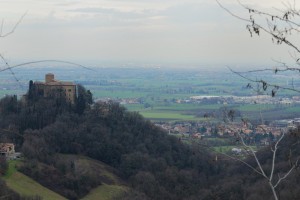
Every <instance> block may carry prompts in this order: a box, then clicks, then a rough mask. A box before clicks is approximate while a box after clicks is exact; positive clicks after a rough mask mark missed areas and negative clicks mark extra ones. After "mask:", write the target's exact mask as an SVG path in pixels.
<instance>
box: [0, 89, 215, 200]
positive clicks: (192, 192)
mask: <svg viewBox="0 0 300 200" xmlns="http://www.w3.org/2000/svg"><path fill="white" fill-rule="evenodd" d="M89 97H90V94H89V93H88V92H87V91H86V90H85V89H84V88H83V87H81V90H80V92H79V95H78V99H77V101H76V103H75V104H74V105H73V104H70V103H67V102H66V101H64V99H59V98H55V99H54V98H48V99H45V98H31V99H29V98H28V99H25V100H24V99H23V100H22V101H20V100H17V99H16V97H15V96H7V97H5V98H4V99H2V100H1V101H0V111H1V112H0V127H1V129H2V130H3V131H2V133H1V140H2V141H10V142H14V143H15V144H17V146H18V147H19V149H21V151H22V152H23V154H24V156H25V158H26V160H25V162H24V165H23V167H21V169H20V170H21V171H22V172H23V173H25V174H26V175H29V176H30V177H32V178H34V179H35V180H37V181H38V182H39V183H41V184H42V185H44V186H46V187H48V188H51V189H52V190H53V191H55V192H57V193H59V194H61V195H63V196H65V197H67V198H69V199H79V198H82V197H83V196H85V195H86V194H87V193H88V192H89V191H90V190H91V189H93V188H95V187H97V186H98V185H101V184H102V183H103V180H102V179H101V177H98V176H97V174H92V175H86V174H84V175H82V176H79V175H78V174H77V173H73V172H74V170H75V168H76V165H74V163H72V162H62V161H61V159H59V158H58V156H57V155H58V154H73V155H85V156H88V157H91V158H93V159H96V160H99V161H102V162H104V163H106V164H108V165H110V166H111V167H113V168H114V169H115V170H116V174H118V175H119V176H120V177H121V178H122V179H123V180H124V181H125V182H126V183H127V185H128V186H130V187H132V188H133V189H134V190H135V191H136V192H135V196H136V195H138V196H139V195H141V196H143V198H146V196H147V197H148V198H150V199H172V200H173V199H188V198H190V197H192V196H197V195H198V193H199V189H200V188H205V187H207V186H208V185H209V181H210V176H211V175H213V174H216V173H217V169H218V168H217V167H215V166H214V165H212V164H211V163H210V160H211V159H210V156H209V154H208V153H207V152H206V151H204V150H203V151H202V152H199V151H196V150H194V149H192V148H191V147H188V146H186V145H184V144H182V143H181V142H180V141H178V139H176V138H175V137H172V136H169V135H167V134H166V133H165V132H164V131H163V130H161V129H159V128H157V127H156V126H154V125H153V124H152V123H151V122H150V121H147V120H145V119H144V118H143V117H142V116H141V115H140V114H138V113H135V112H128V111H127V110H126V109H125V108H124V107H122V106H120V105H118V104H116V103H113V102H108V103H96V104H93V105H91V104H90V101H88V100H87V99H88V98H89ZM49 166H50V167H49ZM129 193H130V192H129ZM127 195H130V194H127ZM125 196H126V195H125ZM137 198H138V197H137Z"/></svg>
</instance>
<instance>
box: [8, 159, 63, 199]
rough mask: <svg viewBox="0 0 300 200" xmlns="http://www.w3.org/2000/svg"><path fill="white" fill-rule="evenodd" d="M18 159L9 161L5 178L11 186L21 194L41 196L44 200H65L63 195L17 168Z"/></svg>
mask: <svg viewBox="0 0 300 200" xmlns="http://www.w3.org/2000/svg"><path fill="white" fill-rule="evenodd" d="M16 164H17V162H16V161H11V162H10V163H9V170H8V172H7V174H6V175H5V177H4V180H5V182H6V184H7V186H8V187H9V188H11V189H12V190H14V191H15V192H17V193H19V194H20V195H21V196H37V195H38V196H40V197H42V198H43V200H64V199H66V198H64V197H63V196H61V195H59V194H57V193H55V192H53V191H51V190H49V189H48V188H46V187H44V186H42V185H41V184H39V183H37V182H36V181H34V180H33V179H31V178H30V177H28V176H26V175H24V174H22V173H20V172H19V171H17V170H16Z"/></svg>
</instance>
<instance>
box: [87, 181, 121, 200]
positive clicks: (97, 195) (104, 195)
mask: <svg viewBox="0 0 300 200" xmlns="http://www.w3.org/2000/svg"><path fill="white" fill-rule="evenodd" d="M126 190H127V188H126V187H124V186H120V185H106V184H103V185H101V186H99V187H97V188H95V189H93V190H92V191H91V192H90V193H89V194H88V195H86V196H85V197H84V198H83V199H82V200H111V199H113V198H115V197H118V196H119V195H121V194H122V193H123V192H125V191H126Z"/></svg>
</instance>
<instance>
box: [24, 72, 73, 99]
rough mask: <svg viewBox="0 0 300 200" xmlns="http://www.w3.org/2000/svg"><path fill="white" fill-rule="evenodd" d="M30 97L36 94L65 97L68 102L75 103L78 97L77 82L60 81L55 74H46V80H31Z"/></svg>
mask: <svg viewBox="0 0 300 200" xmlns="http://www.w3.org/2000/svg"><path fill="white" fill-rule="evenodd" d="M28 95H29V97H30V95H35V96H39V97H45V98H47V97H59V98H62V97H64V98H65V99H66V101H67V102H70V103H72V104H74V103H75V99H76V84H74V83H72V82H66V81H58V80H55V79H54V74H51V73H49V74H46V75H45V82H40V81H35V82H34V83H33V82H32V81H30V83H29V94H28Z"/></svg>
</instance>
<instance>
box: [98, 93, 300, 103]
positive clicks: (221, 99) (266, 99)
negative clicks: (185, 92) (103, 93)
mask: <svg viewBox="0 0 300 200" xmlns="http://www.w3.org/2000/svg"><path fill="white" fill-rule="evenodd" d="M109 100H112V99H110V98H100V99H97V100H96V101H109ZM114 101H116V102H119V103H120V104H123V105H125V104H143V100H142V99H141V98H119V99H114ZM172 102H173V103H178V104H198V103H204V104H205V103H207V104H208V103H209V104H224V105H226V104H283V105H293V104H300V96H293V97H271V96H270V95H257V96H191V97H189V98H184V99H173V100H172Z"/></svg>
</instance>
